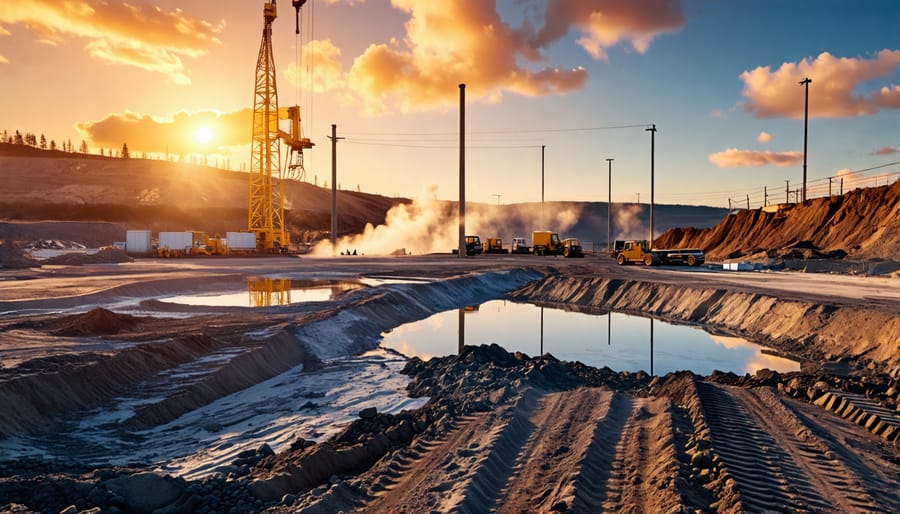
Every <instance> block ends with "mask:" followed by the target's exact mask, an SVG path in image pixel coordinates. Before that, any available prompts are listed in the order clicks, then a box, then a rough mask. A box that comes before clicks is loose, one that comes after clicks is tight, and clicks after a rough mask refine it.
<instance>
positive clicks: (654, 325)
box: [382, 300, 800, 376]
mask: <svg viewBox="0 0 900 514" xmlns="http://www.w3.org/2000/svg"><path fill="white" fill-rule="evenodd" d="M383 338H384V339H383V341H382V345H383V346H384V347H386V348H391V349H394V350H396V351H398V352H400V353H402V354H404V355H407V356H416V357H419V358H422V359H425V360H427V359H428V358H431V357H434V356H445V355H451V354H454V353H457V352H458V351H459V349H460V348H461V345H463V344H466V345H480V344H490V343H497V344H499V345H500V346H502V347H503V348H505V349H506V350H508V351H510V352H515V351H519V352H522V353H525V354H528V355H541V354H544V353H551V354H553V356H555V357H556V358H557V359H560V360H567V361H580V362H582V363H584V364H587V365H589V366H594V367H598V368H602V367H604V366H606V367H609V368H611V369H613V370H614V371H629V372H637V371H641V370H643V371H645V372H648V373H651V374H656V375H665V374H666V373H670V372H675V371H683V370H689V371H692V372H694V373H696V374H698V375H702V376H706V375H709V374H711V373H712V372H713V371H714V370H719V371H725V372H733V373H736V374H739V375H743V374H745V373H751V374H753V373H755V372H756V371H757V370H759V369H763V368H768V369H771V370H775V371H778V372H789V371H799V370H800V364H799V363H798V362H795V361H792V360H789V359H786V358H783V357H779V356H777V355H774V354H773V352H772V350H769V349H767V348H764V347H762V346H759V345H757V344H754V343H751V342H749V341H746V340H744V339H741V338H737V337H728V336H720V335H713V334H710V333H707V332H704V331H703V330H702V329H700V328H698V327H693V326H685V325H672V324H669V323H664V322H662V321H659V320H652V319H649V318H641V317H638V316H630V315H626V314H621V313H607V314H602V315H600V314H585V313H581V312H570V311H564V310H560V309H551V308H545V307H539V306H536V305H533V304H525V303H515V302H510V301H505V300H494V301H490V302H486V303H483V304H481V305H479V306H477V307H474V306H473V307H466V308H463V309H459V310H453V311H445V312H441V313H438V314H435V315H433V316H431V317H429V318H427V319H424V320H421V321H417V322H414V323H408V324H405V325H402V326H400V327H398V328H396V329H394V330H392V331H390V332H387V333H385V334H383Z"/></svg>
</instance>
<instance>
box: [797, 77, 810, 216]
mask: <svg viewBox="0 0 900 514" xmlns="http://www.w3.org/2000/svg"><path fill="white" fill-rule="evenodd" d="M810 82H812V79H810V78H809V77H806V78H805V79H803V80H801V81H800V82H799V84H800V85H801V86H806V94H805V95H804V100H803V201H804V202H805V201H806V136H807V133H808V128H809V83H810Z"/></svg>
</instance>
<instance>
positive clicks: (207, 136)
mask: <svg viewBox="0 0 900 514" xmlns="http://www.w3.org/2000/svg"><path fill="white" fill-rule="evenodd" d="M212 136H213V133H212V129H211V128H209V127H200V128H198V129H197V131H196V132H194V138H195V139H197V142H198V143H200V144H203V145H205V144H206V143H209V142H210V141H212Z"/></svg>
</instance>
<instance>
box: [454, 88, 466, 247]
mask: <svg viewBox="0 0 900 514" xmlns="http://www.w3.org/2000/svg"><path fill="white" fill-rule="evenodd" d="M456 251H457V257H459V258H460V259H462V258H463V257H465V256H466V85H465V84H460V85H459V247H458V249H457V250H456Z"/></svg>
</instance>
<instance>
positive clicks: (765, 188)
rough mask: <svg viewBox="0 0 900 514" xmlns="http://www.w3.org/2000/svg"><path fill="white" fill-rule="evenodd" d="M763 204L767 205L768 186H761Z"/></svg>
mask: <svg viewBox="0 0 900 514" xmlns="http://www.w3.org/2000/svg"><path fill="white" fill-rule="evenodd" d="M763 205H769V189H768V186H763Z"/></svg>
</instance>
